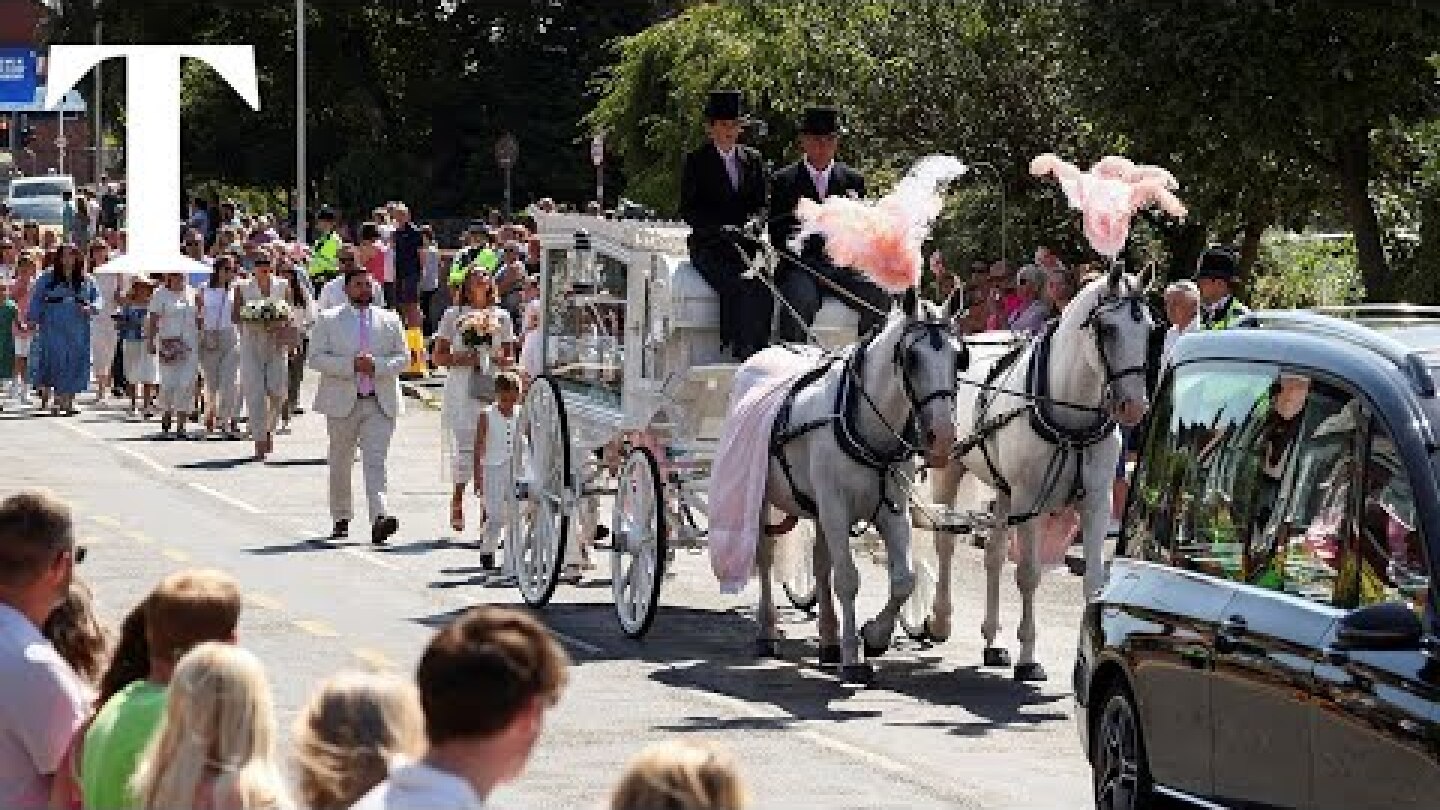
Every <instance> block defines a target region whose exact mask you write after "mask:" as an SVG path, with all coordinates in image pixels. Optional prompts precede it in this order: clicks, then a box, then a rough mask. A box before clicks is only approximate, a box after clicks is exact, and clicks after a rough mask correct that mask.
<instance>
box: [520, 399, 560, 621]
mask: <svg viewBox="0 0 1440 810" xmlns="http://www.w3.org/2000/svg"><path fill="white" fill-rule="evenodd" d="M569 433H570V431H569V425H567V424H566V421H565V403H564V400H562V399H561V398H560V387H559V386H558V385H556V384H555V381H554V380H553V379H551V378H550V377H548V376H542V377H537V378H536V379H535V381H534V382H533V383H532V384H531V386H530V390H529V391H528V392H527V393H526V394H525V402H524V404H523V405H522V406H521V407H520V413H519V414H518V416H517V418H516V420H515V436H514V440H513V444H514V452H513V453H512V454H511V464H512V465H513V467H512V469H513V470H514V472H515V481H516V482H517V485H516V499H515V504H516V506H515V514H514V516H513V518H512V522H511V524H510V525H511V526H513V527H515V534H514V537H515V538H516V540H515V549H514V553H516V554H518V555H519V557H518V559H517V560H516V566H515V567H516V575H517V577H518V578H519V581H520V595H521V596H523V597H524V598H525V602H526V604H528V605H531V606H532V607H543V606H544V605H545V604H546V603H548V602H549V601H550V597H551V596H553V595H554V594H555V584H556V582H557V581H558V580H559V577H560V569H561V567H562V563H563V561H564V559H565V540H566V536H567V534H568V533H569V531H570V512H569V503H570V502H571V501H572V500H573V499H572V498H569V497H568V494H569V492H570V489H571V487H572V486H573V485H574V472H573V470H572V469H571V467H570V442H569Z"/></svg>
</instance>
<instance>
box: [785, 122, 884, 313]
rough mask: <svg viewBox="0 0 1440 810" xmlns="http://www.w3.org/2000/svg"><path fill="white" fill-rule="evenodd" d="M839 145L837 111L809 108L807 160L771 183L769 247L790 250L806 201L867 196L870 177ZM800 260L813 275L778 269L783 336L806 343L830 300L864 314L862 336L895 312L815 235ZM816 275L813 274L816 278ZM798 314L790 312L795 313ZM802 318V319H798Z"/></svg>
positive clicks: (788, 266)
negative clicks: (843, 158) (839, 154)
mask: <svg viewBox="0 0 1440 810" xmlns="http://www.w3.org/2000/svg"><path fill="white" fill-rule="evenodd" d="M839 145H840V113H839V111H838V110H836V109H835V108H834V107H810V108H808V109H806V110H805V115H804V118H802V119H801V121H800V149H801V150H802V151H803V152H804V153H805V156H804V157H802V158H801V159H800V160H797V161H796V162H794V163H792V164H790V165H789V166H786V167H785V168H783V169H781V170H780V171H778V172H776V173H775V175H774V176H773V177H771V178H770V212H771V216H772V217H773V219H771V221H770V243H771V244H772V245H775V246H776V247H789V245H790V240H791V238H793V237H794V235H795V234H796V232H798V231H799V230H800V221H799V220H798V219H796V218H795V206H796V205H797V204H799V202H800V200H801V198H808V199H811V200H815V201H817V202H823V201H824V200H825V198H826V197H864V196H865V178H864V176H862V175H861V174H860V173H859V172H857V171H855V170H854V169H852V168H850V167H849V166H846V165H845V164H844V163H841V162H839V161H837V160H836V159H835V152H836V151H837V149H838V148H839ZM799 254H800V258H801V259H803V260H804V261H805V264H806V265H808V266H809V268H810V269H809V270H807V269H806V268H804V267H798V266H796V264H795V263H794V262H791V261H782V262H781V264H780V268H779V270H778V273H777V274H778V276H779V286H780V294H781V295H783V296H784V297H785V300H786V301H788V302H789V304H790V306H789V307H786V306H784V304H782V305H781V306H780V325H779V330H778V331H779V337H780V338H781V339H782V340H788V341H797V342H803V341H804V340H805V330H804V329H803V328H802V327H801V324H800V320H803V321H804V325H805V326H810V325H811V324H813V323H814V322H815V313H816V312H818V311H819V310H820V304H821V298H822V297H823V296H825V295H830V296H832V297H836V298H839V299H840V300H841V301H843V302H844V303H845V304H846V306H849V307H850V308H851V309H854V310H855V311H857V312H859V313H860V333H861V334H864V333H866V332H868V331H869V330H870V329H871V328H872V327H874V326H876V325H878V324H879V323H880V322H881V321H882V320H883V315H881V314H879V313H885V312H888V311H889V310H890V296H889V294H887V293H886V292H885V291H884V290H882V289H880V287H879V286H878V285H876V284H875V282H873V281H871V280H870V279H869V278H867V277H866V276H864V275H863V274H861V273H858V272H856V271H855V270H853V269H851V268H849V267H836V266H835V265H833V264H831V262H830V258H829V257H828V256H827V255H826V253H825V237H823V236H819V235H814V236H810V237H808V238H807V239H806V240H805V242H804V244H802V245H800V249H799ZM811 271H814V272H813V273H812V272H811ZM817 275H819V276H823V277H824V278H825V279H827V280H829V281H830V282H832V283H834V284H835V286H837V287H839V288H841V289H843V290H845V291H846V292H848V293H850V294H851V295H853V296H855V297H856V298H859V299H860V300H861V301H864V302H866V303H868V304H869V305H870V306H871V307H874V309H873V310H872V309H870V308H869V307H866V306H863V305H859V304H857V303H856V302H854V301H851V300H850V299H849V298H847V297H845V296H843V295H835V293H834V292H833V291H832V290H831V289H829V287H828V286H827V285H825V284H823V283H821V282H820V281H818V280H817V279H816V276H817ZM791 308H793V309H794V310H795V312H794V313H791V311H790V309H791ZM797 314H798V315H799V318H800V320H797V319H796V315H797Z"/></svg>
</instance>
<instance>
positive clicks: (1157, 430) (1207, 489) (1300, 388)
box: [1126, 362, 1359, 603]
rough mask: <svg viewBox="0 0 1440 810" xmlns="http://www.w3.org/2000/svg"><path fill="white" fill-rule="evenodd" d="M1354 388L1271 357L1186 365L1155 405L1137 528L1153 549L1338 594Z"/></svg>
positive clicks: (1190, 564) (1130, 519)
mask: <svg viewBox="0 0 1440 810" xmlns="http://www.w3.org/2000/svg"><path fill="white" fill-rule="evenodd" d="M1352 402H1353V400H1352V398H1351V397H1350V396H1349V395H1348V394H1346V393H1345V392H1343V391H1341V390H1340V389H1338V388H1337V387H1335V386H1333V385H1330V384H1329V383H1327V382H1324V381H1322V380H1316V379H1314V378H1313V377H1311V376H1309V375H1307V374H1303V373H1299V372H1294V371H1289V370H1285V369H1281V368H1280V367H1278V366H1275V365H1270V364H1260V363H1235V362H1228V363H1222V362H1206V363H1192V364H1187V365H1186V366H1183V367H1181V368H1179V369H1177V370H1176V373H1175V375H1174V377H1173V380H1172V383H1171V386H1170V387H1169V389H1168V390H1167V391H1166V392H1165V393H1162V396H1161V398H1160V402H1158V403H1157V407H1156V409H1155V411H1154V417H1153V418H1154V420H1155V422H1154V426H1153V427H1152V429H1151V432H1150V436H1149V440H1148V446H1147V447H1146V450H1145V453H1144V455H1143V456H1142V460H1141V465H1140V470H1139V471H1137V478H1136V480H1137V484H1136V497H1135V498H1133V499H1132V503H1131V508H1130V512H1129V514H1127V521H1126V528H1127V537H1128V538H1131V539H1132V540H1133V541H1134V542H1135V543H1136V545H1135V546H1134V547H1136V548H1138V549H1139V550H1140V551H1139V553H1141V554H1143V555H1144V556H1145V557H1146V558H1148V559H1153V560H1156V561H1159V562H1165V563H1170V564H1174V565H1177V566H1180V567H1183V568H1188V569H1190V570H1194V571H1200V572H1203V573H1206V574H1210V575H1212V576H1217V577H1222V578H1225V579H1229V580H1233V581H1237V582H1246V583H1249V584H1252V585H1258V586H1260V587H1265V588H1271V589H1274V590H1280V591H1285V592H1287V593H1292V594H1296V595H1299V596H1303V597H1306V598H1310V599H1315V600H1317V601H1323V602H1326V603H1330V602H1332V601H1333V600H1334V598H1335V591H1336V584H1337V582H1338V580H1339V575H1338V571H1339V570H1340V569H1339V565H1340V562H1341V559H1340V557H1341V554H1342V550H1341V548H1340V546H1341V544H1340V543H1339V542H1338V538H1340V537H1343V536H1344V534H1343V531H1342V529H1343V527H1344V526H1346V525H1348V522H1349V518H1350V517H1351V516H1350V511H1351V508H1350V507H1349V505H1348V500H1347V497H1346V495H1345V491H1346V487H1345V482H1344V481H1342V480H1337V479H1336V477H1335V476H1334V475H1333V474H1332V471H1333V470H1334V469H1335V468H1336V467H1337V466H1341V465H1343V463H1344V462H1345V460H1347V459H1353V457H1354V453H1355V449H1356V447H1357V435H1358V429H1357V427H1356V426H1357V424H1359V422H1358V420H1357V419H1356V418H1355V416H1354V406H1353V405H1352Z"/></svg>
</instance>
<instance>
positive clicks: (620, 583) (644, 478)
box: [610, 447, 666, 638]
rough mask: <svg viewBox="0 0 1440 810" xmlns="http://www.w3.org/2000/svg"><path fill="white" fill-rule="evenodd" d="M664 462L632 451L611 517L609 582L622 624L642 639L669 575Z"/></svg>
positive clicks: (627, 632)
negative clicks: (660, 462) (666, 565)
mask: <svg viewBox="0 0 1440 810" xmlns="http://www.w3.org/2000/svg"><path fill="white" fill-rule="evenodd" d="M664 494H665V492H664V490H663V489H662V488H661V486H660V465H659V464H657V463H656V462H655V456H654V455H653V454H651V452H650V449H649V448H647V447H637V448H635V449H634V450H631V451H630V455H629V456H628V457H627V458H626V459H625V466H624V467H623V468H622V469H621V470H620V481H619V487H618V489H617V491H616V493H615V511H614V519H613V520H612V521H611V523H610V525H611V529H612V532H613V533H612V534H611V542H612V545H611V547H610V583H611V591H612V592H613V593H614V596H615V615H616V617H617V618H619V619H620V629H621V630H623V631H625V635H627V636H629V637H630V638H640V637H641V636H643V635H645V632H646V631H647V630H649V629H650V623H651V622H653V621H654V620H655V609H656V607H657V606H658V605H659V603H660V582H661V579H662V577H664V575H665V553H666V538H665V534H666V530H665V499H664Z"/></svg>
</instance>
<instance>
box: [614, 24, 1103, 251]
mask: <svg viewBox="0 0 1440 810" xmlns="http://www.w3.org/2000/svg"><path fill="white" fill-rule="evenodd" d="M1057 7H1058V3H1051V2H997V1H996V0H990V1H988V2H978V1H971V2H966V1H965V0H945V1H943V2H942V1H940V0H916V1H915V2H898V1H896V0H866V1H865V2H856V3H847V4H837V3H828V2H819V1H818V0H783V1H782V2H765V3H759V2H756V3H710V4H703V5H699V6H695V7H693V8H691V9H689V10H688V11H686V12H685V13H684V14H682V15H680V16H677V17H674V18H672V19H669V20H666V21H664V22H661V23H659V24H657V25H655V26H653V27H651V28H650V29H648V30H646V31H644V32H641V33H639V34H637V35H635V36H632V37H629V38H627V39H625V40H622V41H621V42H620V43H618V45H617V57H618V63H617V64H616V66H615V67H614V68H613V69H612V71H611V72H610V74H609V75H608V76H607V77H606V78H605V79H604V80H603V81H602V83H601V88H602V91H603V93H602V96H601V98H600V101H599V104H598V106H597V107H596V109H595V111H594V113H593V114H592V115H591V117H590V120H591V121H592V122H594V123H595V124H596V125H600V126H604V127H606V128H607V129H608V130H609V131H610V132H611V133H612V142H613V143H614V144H615V148H616V151H617V153H618V154H619V155H620V156H621V158H622V159H623V160H624V161H625V165H626V167H627V171H628V173H629V174H628V176H629V185H628V186H627V192H628V193H629V194H631V195H633V196H634V197H636V198H637V199H639V200H640V201H642V202H644V203H646V204H647V205H650V206H652V207H655V208H657V209H658V210H660V211H663V212H667V213H673V212H674V211H675V210H676V207H677V204H678V198H679V191H678V187H679V167H680V164H681V159H682V157H683V155H684V152H685V151H686V150H687V149H690V148H693V147H694V146H695V145H697V144H698V143H700V142H701V141H702V140H703V138H704V134H703V130H702V127H701V123H702V122H701V115H700V110H701V108H702V106H703V102H704V97H705V94H706V93H707V92H709V91H710V90H712V89H717V88H722V87H731V88H736V89H739V90H742V91H744V92H745V94H746V97H747V99H748V100H749V101H750V103H751V105H752V106H753V107H754V109H755V113H756V115H758V116H759V117H760V118H762V119H764V120H765V121H766V122H767V123H768V124H769V127H768V132H767V133H766V134H764V135H762V136H760V137H758V138H756V137H750V140H751V142H752V143H754V145H756V146H757V147H758V148H760V149H761V151H762V152H763V153H764V154H765V156H766V157H767V158H768V159H769V160H770V161H772V162H773V163H774V164H775V165H777V166H778V165H782V164H783V163H784V162H789V161H791V160H794V159H796V156H797V150H796V148H795V146H794V143H795V135H796V123H797V121H798V119H799V117H800V114H801V112H802V110H803V109H804V107H806V106H807V105H809V104H813V103H817V102H823V103H830V104H835V105H838V106H839V107H840V108H841V109H842V110H843V112H844V116H845V122H846V126H847V129H848V131H847V132H846V134H845V135H844V137H843V139H842V144H841V158H842V159H843V160H846V161H847V162H850V163H852V164H855V165H858V166H859V167H861V168H862V169H863V170H865V171H866V172H867V173H868V174H869V175H870V177H871V181H872V182H871V185H872V186H878V187H880V188H883V187H884V185H885V183H886V182H888V181H889V180H893V179H894V178H896V177H897V176H898V175H899V173H900V172H901V171H903V169H904V168H905V167H907V166H909V165H910V164H911V163H912V162H913V161H914V160H916V159H917V158H919V157H921V156H923V155H925V154H930V153H935V152H944V153H949V154H954V155H956V156H958V157H960V158H961V159H962V160H964V161H966V162H967V163H970V164H971V165H972V166H973V167H974V171H973V172H972V174H971V175H970V177H969V178H968V179H966V180H965V181H963V182H962V183H961V184H960V186H959V187H958V188H957V189H956V192H955V193H954V194H952V195H951V203H952V204H951V205H950V206H949V207H948V209H947V215H946V218H945V221H943V222H942V223H941V225H940V227H939V228H938V229H937V236H938V238H939V239H940V240H941V242H942V244H944V245H945V247H946V248H947V249H949V250H953V251H957V252H959V253H961V254H963V255H969V256H978V255H986V256H991V257H994V256H998V255H999V254H1000V251H1001V245H1000V234H1001V227H1000V205H999V203H1000V200H1001V194H1000V187H1001V186H1003V188H1004V192H1005V193H1004V199H1005V201H1006V203H1007V205H1006V206H1005V208H1006V209H1007V214H1008V216H1007V222H1006V228H1005V231H1006V232H1007V233H1006V235H1007V241H1008V243H1009V244H1008V246H1007V247H1008V252H1009V253H1010V255H1011V257H1012V258H1014V256H1015V254H1016V250H1017V246H1019V245H1029V246H1033V245H1034V244H1035V240H1037V239H1039V238H1040V236H1041V235H1042V234H1043V235H1045V238H1047V239H1051V238H1053V237H1054V236H1055V235H1056V234H1063V238H1062V241H1064V238H1068V239H1071V240H1072V241H1070V242H1069V243H1067V244H1063V245H1061V246H1062V247H1066V248H1070V249H1072V250H1079V249H1080V246H1079V245H1078V244H1076V243H1075V242H1074V241H1073V239H1074V237H1073V235H1074V234H1077V233H1078V232H1077V230H1076V229H1075V228H1067V227H1063V226H1062V221H1068V220H1069V219H1070V215H1069V214H1068V213H1067V212H1065V211H1064V206H1063V203H1062V202H1060V201H1058V199H1057V198H1056V197H1055V195H1054V194H1053V191H1051V190H1049V189H1048V188H1047V187H1045V186H1043V185H1042V184H1040V183H1037V182H1035V181H1034V180H1032V179H1031V178H1029V177H1028V174H1027V168H1028V165H1029V160H1030V158H1031V157H1033V156H1034V155H1036V154H1038V153H1040V152H1042V151H1050V150H1056V151H1061V152H1065V153H1072V154H1073V153H1076V152H1081V153H1088V154H1093V155H1096V156H1098V155H1099V154H1100V153H1101V152H1102V151H1103V150H1104V143H1103V141H1102V140H1100V139H1099V138H1098V137H1097V135H1096V132H1095V130H1094V128H1093V127H1090V126H1088V125H1087V124H1086V123H1085V122H1084V121H1082V120H1081V119H1080V118H1079V117H1078V115H1077V106H1076V105H1075V104H1074V103H1073V101H1072V99H1071V94H1070V85H1069V82H1068V81H1067V77H1066V75H1065V68H1064V66H1063V62H1062V60H1061V57H1062V53H1061V46H1060V45H1059V44H1058V42H1059V39H1058V31H1057V30H1056V28H1055V25H1056V24H1057V22H1058V14H1057ZM877 181H878V182H877Z"/></svg>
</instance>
